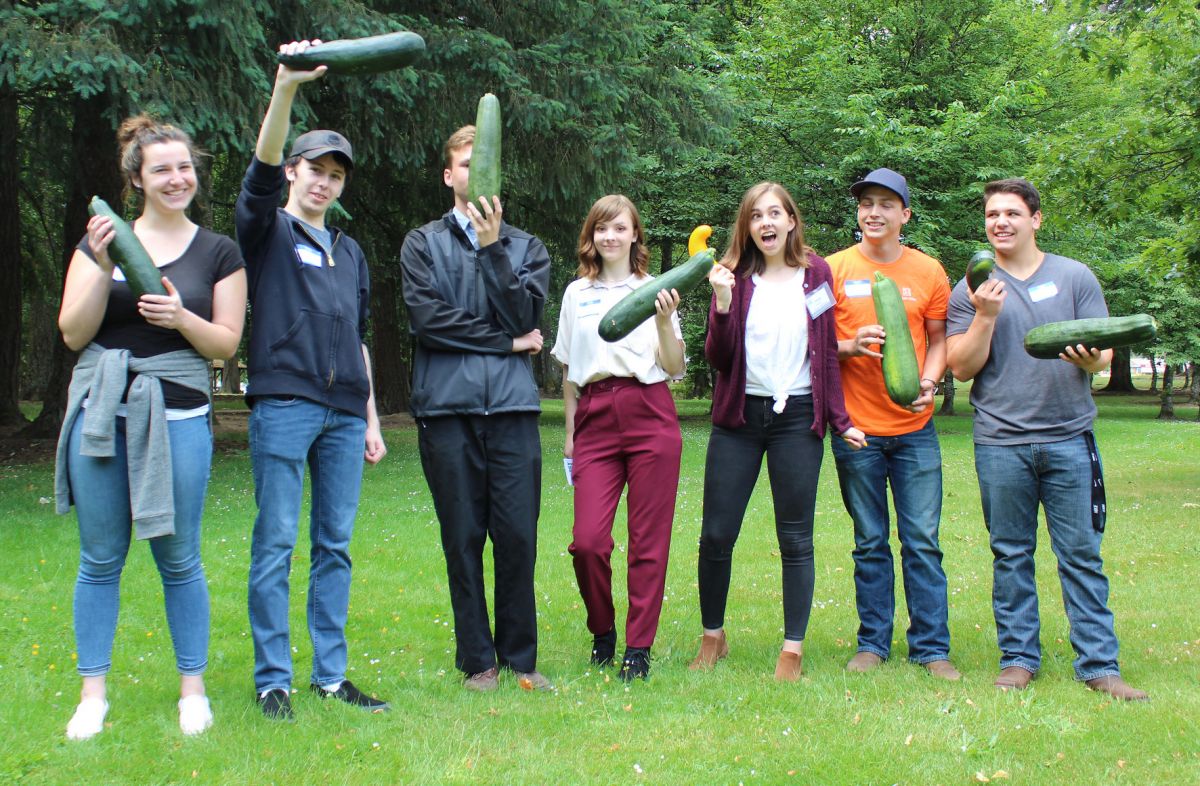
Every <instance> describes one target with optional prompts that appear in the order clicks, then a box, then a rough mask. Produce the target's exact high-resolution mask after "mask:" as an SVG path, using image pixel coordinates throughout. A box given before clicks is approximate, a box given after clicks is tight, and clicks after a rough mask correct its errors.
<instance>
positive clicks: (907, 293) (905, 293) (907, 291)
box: [900, 287, 916, 300]
mask: <svg viewBox="0 0 1200 786" xmlns="http://www.w3.org/2000/svg"><path fill="white" fill-rule="evenodd" d="M900 299H901V300H916V298H915V297H913V293H912V287H900Z"/></svg>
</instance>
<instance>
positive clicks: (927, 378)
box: [921, 377, 942, 396]
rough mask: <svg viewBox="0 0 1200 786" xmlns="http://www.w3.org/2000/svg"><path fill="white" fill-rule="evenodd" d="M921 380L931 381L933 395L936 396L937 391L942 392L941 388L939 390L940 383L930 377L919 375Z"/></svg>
mask: <svg viewBox="0 0 1200 786" xmlns="http://www.w3.org/2000/svg"><path fill="white" fill-rule="evenodd" d="M921 381H922V382H932V383H933V395H935V396H936V395H937V394H938V393H941V392H942V390H941V388H942V386H941V385H939V384H938V383H937V382H936V381H935V380H932V379H930V378H929V377H921Z"/></svg>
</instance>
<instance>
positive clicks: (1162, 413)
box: [1158, 363, 1175, 420]
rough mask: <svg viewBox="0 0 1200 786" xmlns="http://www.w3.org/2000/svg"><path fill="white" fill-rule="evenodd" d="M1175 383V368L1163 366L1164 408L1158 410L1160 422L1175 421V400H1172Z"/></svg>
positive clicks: (1167, 364)
mask: <svg viewBox="0 0 1200 786" xmlns="http://www.w3.org/2000/svg"><path fill="white" fill-rule="evenodd" d="M1174 383H1175V366H1174V365H1172V364H1171V363H1166V364H1164V365H1163V383H1162V408H1161V409H1159V410H1158V419H1159V420H1174V419H1175V400H1174V399H1173V398H1172V396H1171V394H1172V392H1173V391H1172V387H1173V385H1174Z"/></svg>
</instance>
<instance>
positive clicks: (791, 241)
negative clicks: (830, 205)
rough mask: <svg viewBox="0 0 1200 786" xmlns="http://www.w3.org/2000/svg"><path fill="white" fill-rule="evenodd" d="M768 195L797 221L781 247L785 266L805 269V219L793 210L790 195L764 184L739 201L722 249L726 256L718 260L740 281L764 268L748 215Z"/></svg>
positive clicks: (769, 183)
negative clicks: (724, 246)
mask: <svg viewBox="0 0 1200 786" xmlns="http://www.w3.org/2000/svg"><path fill="white" fill-rule="evenodd" d="M767 194H774V195H775V196H777V197H779V202H780V204H782V205H783V209H784V210H786V211H787V214H788V215H789V216H791V217H792V218H794V219H795V220H796V226H795V227H794V228H793V229H792V231H791V232H789V233H788V236H787V240H786V242H785V243H784V246H783V260H784V262H786V263H787V264H788V267H808V255H809V253H811V252H812V249H811V248H809V247H808V246H806V245H804V219H802V218H801V217H800V209H799V208H797V207H796V201H795V200H794V199H792V195H791V194H789V193H788V191H787V189H786V188H784V187H783V186H781V185H779V184H778V183H771V182H763V183H759V184H758V185H756V186H751V188H750V190H748V191H747V192H746V195H745V196H743V197H742V204H741V205H740V206H739V207H738V214H737V220H736V221H734V223H733V229H732V230H731V231H730V233H729V236H730V238H731V240H730V242H729V248H727V249H725V256H723V257H721V264H722V265H724V266H725V267H727V268H729V269H730V270H736V271H738V274H739V275H741V276H742V277H746V276H750V275H753V274H755V273H762V272H763V271H764V270H765V269H766V267H767V260H766V259H765V258H764V257H763V255H762V252H761V251H759V250H758V246H756V245H755V244H754V240H753V239H752V238H751V237H750V214H751V212H752V211H753V210H754V203H755V202H757V201H758V200H760V199H762V198H763V197H764V196H766V195H767Z"/></svg>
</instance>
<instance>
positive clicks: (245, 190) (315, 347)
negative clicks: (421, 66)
mask: <svg viewBox="0 0 1200 786" xmlns="http://www.w3.org/2000/svg"><path fill="white" fill-rule="evenodd" d="M314 43H319V42H314ZM308 46H309V43H308V42H307V41H301V42H298V43H297V42H293V43H290V44H286V45H284V46H282V47H280V51H283V52H285V53H291V52H298V51H303V50H304V49H305V48H307V47H308ZM324 73H325V67H324V66H320V67H318V68H316V69H315V70H312V71H295V70H292V69H290V68H287V67H286V66H282V65H281V66H279V70H278V71H277V73H276V76H275V89H274V92H273V93H272V95H271V103H270V106H269V107H268V108H267V114H266V118H265V119H264V120H263V125H262V129H261V130H260V131H259V135H258V146H257V148H256V149H255V154H254V160H252V161H251V162H250V166H249V168H248V169H247V170H246V176H245V179H244V180H243V181H242V190H241V193H240V194H239V195H238V200H237V214H236V220H237V235H238V243H239V244H240V245H241V248H242V255H243V256H244V257H245V258H246V269H247V272H248V273H249V277H250V303H251V308H252V310H253V313H254V325H253V329H252V330H251V333H250V361H249V374H250V386H251V387H250V388H249V392H248V393H247V401H248V402H249V404H250V406H251V412H250V459H251V463H252V465H253V468H254V497H255V501H256V502H257V503H258V516H257V518H256V519H255V521H254V538H253V542H252V544H251V551H250V600H249V607H250V631H251V634H252V635H253V638H254V684H255V685H254V687H255V694H256V697H257V700H258V703H259V706H260V707H261V709H262V712H263V714H264V715H266V716H267V717H269V718H283V719H288V718H291V717H292V707H291V698H290V693H291V687H292V656H291V652H292V650H291V642H290V640H289V632H288V572H289V569H290V567H291V560H292V550H293V549H294V548H295V545H296V536H297V528H298V520H299V516H300V506H301V502H302V498H303V494H304V469H305V465H306V464H307V465H308V468H309V471H310V472H311V474H312V514H311V523H310V526H309V534H310V537H311V541H312V547H311V566H310V568H309V588H308V629H309V634H310V635H311V637H312V646H313V666H312V677H311V680H310V687H311V689H312V690H313V692H314V693H315V694H316V695H318V696H320V697H321V698H335V699H339V700H341V701H344V702H346V703H347V704H351V705H353V706H357V707H361V708H363V709H366V710H370V711H373V712H378V711H381V710H386V709H388V705H387V703H386V702H384V701H381V700H379V699H376V698H373V697H371V696H368V695H366V694H364V693H363V692H361V691H360V690H359V689H358V688H356V687H355V686H354V684H353V683H351V682H350V681H349V680H347V679H346V661H347V655H346V635H345V627H346V618H347V614H348V609H349V603H350V552H349V547H350V535H351V533H352V531H353V529H354V518H355V515H356V513H357V510H358V497H359V490H360V487H361V483H362V470H363V461H364V460H365V461H367V462H370V463H371V464H376V463H378V462H379V461H380V460H381V459H382V458H383V457H384V455H385V454H386V453H387V449H386V447H385V446H384V444H383V437H382V435H381V434H380V430H379V417H378V416H377V414H376V412H375V396H374V391H373V388H372V382H371V371H370V369H371V363H370V356H369V354H368V352H367V346H366V344H365V343H364V336H365V335H366V330H367V306H368V303H369V300H370V297H369V296H370V288H369V283H368V279H367V261H366V258H365V257H364V255H363V252H362V249H361V248H359V246H358V244H357V243H356V242H355V241H354V239H353V238H351V237H349V236H348V235H346V234H345V233H344V232H342V231H341V230H339V229H337V228H335V227H331V226H328V225H327V224H326V223H325V216H326V213H327V212H328V210H329V207H330V205H332V204H333V203H334V201H335V200H337V198H338V197H339V196H340V195H341V193H342V189H343V188H344V187H345V184H346V180H347V178H348V176H349V173H350V170H351V169H352V168H353V166H354V152H353V149H352V148H351V146H350V143H349V142H348V141H347V140H346V138H345V137H344V136H342V135H341V134H339V133H337V132H336V131H326V130H319V131H309V132H308V133H306V134H302V135H301V136H300V137H299V138H297V139H296V141H295V142H294V143H293V145H292V148H291V155H290V156H289V157H288V158H287V160H286V161H285V160H284V158H283V145H284V141H285V140H286V139H287V135H288V128H289V125H290V116H291V109H292V102H293V100H294V98H295V96H296V91H297V89H298V88H299V86H300V85H301V84H302V83H303V82H308V81H311V80H313V79H317V78H319V77H320V76H322V75H323V74H324ZM285 185H286V186H287V188H288V192H287V202H286V203H285V204H284V206H283V207H282V208H281V207H279V202H280V199H281V197H282V196H283V191H284V187H285ZM318 588H319V591H318Z"/></svg>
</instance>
